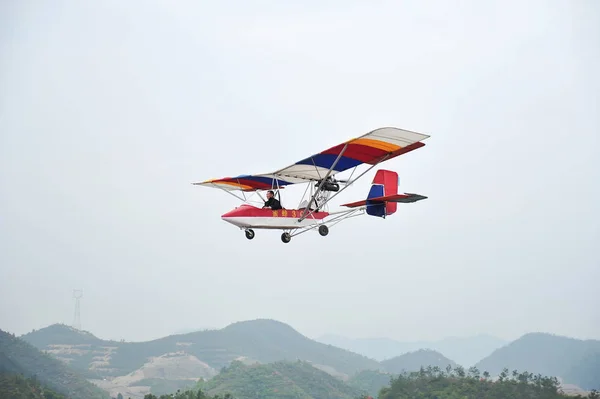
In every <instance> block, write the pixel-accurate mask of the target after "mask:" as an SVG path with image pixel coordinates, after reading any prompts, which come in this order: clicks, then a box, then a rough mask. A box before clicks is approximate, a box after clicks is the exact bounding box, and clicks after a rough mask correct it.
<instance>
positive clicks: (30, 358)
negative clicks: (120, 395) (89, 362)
mask: <svg viewBox="0 0 600 399" xmlns="http://www.w3.org/2000/svg"><path fill="white" fill-rule="evenodd" d="M0 372H1V373H2V375H3V377H2V381H3V382H2V384H3V386H4V387H5V388H4V389H7V390H9V389H11V390H12V389H17V388H15V384H16V386H17V387H21V388H23V389H25V390H27V389H29V388H31V389H33V391H32V392H37V391H36V389H37V388H36V387H39V386H38V385H36V381H37V382H39V383H40V384H43V385H44V386H47V387H48V388H49V389H51V390H53V391H56V392H58V393H60V394H63V395H65V396H70V397H76V398H81V399H109V396H108V394H107V393H106V392H103V391H102V390H100V389H99V388H98V387H96V386H94V385H93V384H91V383H89V382H88V381H86V380H85V379H84V378H83V377H82V376H80V375H78V374H76V373H75V372H73V371H71V370H70V369H69V368H68V367H67V366H66V365H65V364H63V363H62V362H61V361H59V360H57V359H54V358H53V357H51V356H50V355H47V354H44V353H42V352H40V351H39V350H38V349H36V348H35V347H34V346H33V345H31V344H29V343H27V342H25V341H23V340H22V339H20V338H17V337H15V336H14V335H12V334H9V333H7V332H5V331H2V330H0ZM21 374H22V376H23V377H25V378H24V379H21V380H19V378H18V377H15V375H21ZM32 376H35V381H28V380H27V379H26V378H27V377H32ZM13 383H14V384H13ZM9 384H10V385H9ZM16 392H17V391H16V390H15V395H17V393H16ZM3 397H4V396H3ZM15 397H17V396H15Z"/></svg>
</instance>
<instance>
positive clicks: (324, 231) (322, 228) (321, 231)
mask: <svg viewBox="0 0 600 399" xmlns="http://www.w3.org/2000/svg"><path fill="white" fill-rule="evenodd" d="M319 234H321V235H322V236H323V237H325V236H326V235H327V234H329V227H327V226H325V225H324V224H322V225H320V226H319Z"/></svg>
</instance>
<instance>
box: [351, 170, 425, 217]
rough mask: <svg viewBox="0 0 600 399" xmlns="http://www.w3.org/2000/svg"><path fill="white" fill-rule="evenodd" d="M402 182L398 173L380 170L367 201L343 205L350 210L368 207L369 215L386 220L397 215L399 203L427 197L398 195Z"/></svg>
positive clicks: (372, 183) (374, 179)
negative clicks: (387, 217)
mask: <svg viewBox="0 0 600 399" xmlns="http://www.w3.org/2000/svg"><path fill="white" fill-rule="evenodd" d="M399 185H400V181H399V179H398V173H396V172H394V171H391V170H384V169H380V170H378V171H377V173H376V174H375V177H374V178H373V182H371V189H370V190H369V194H367V199H366V200H362V201H357V202H352V203H349V204H343V205H342V206H346V207H349V208H356V207H360V206H366V208H367V209H366V211H367V214H368V215H371V216H378V217H382V218H385V217H386V216H389V215H393V214H394V213H396V210H397V208H398V202H403V203H409V202H416V201H420V200H422V199H426V198H427V197H425V196H422V195H419V194H398V186H399Z"/></svg>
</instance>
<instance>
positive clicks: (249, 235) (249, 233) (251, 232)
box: [246, 229, 254, 240]
mask: <svg viewBox="0 0 600 399" xmlns="http://www.w3.org/2000/svg"><path fill="white" fill-rule="evenodd" d="M246 238H247V239H249V240H251V239H253V238H254V230H252V229H248V230H246Z"/></svg>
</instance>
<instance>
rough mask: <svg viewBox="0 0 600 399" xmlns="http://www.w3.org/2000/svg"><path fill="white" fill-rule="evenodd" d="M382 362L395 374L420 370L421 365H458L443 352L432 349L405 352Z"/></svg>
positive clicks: (443, 367)
mask: <svg viewBox="0 0 600 399" xmlns="http://www.w3.org/2000/svg"><path fill="white" fill-rule="evenodd" d="M381 364H382V365H383V366H384V367H385V369H386V370H387V371H388V372H390V373H393V374H402V373H404V372H408V373H410V372H411V371H419V369H420V368H421V367H423V368H427V367H428V366H431V367H436V366H437V367H439V368H440V369H442V370H444V369H445V368H446V367H447V366H450V367H452V368H454V367H456V366H457V364H456V363H455V362H454V361H453V360H450V359H448V358H447V357H445V356H444V355H442V354H441V353H439V352H436V351H434V350H431V349H419V350H418V351H414V352H409V353H405V354H404V355H400V356H396V357H393V358H391V359H388V360H384V361H383V362H381Z"/></svg>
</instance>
